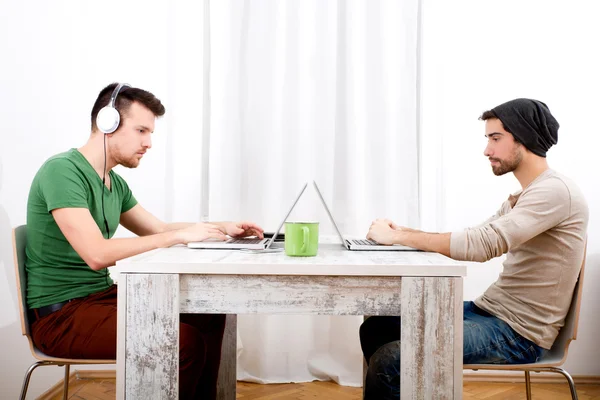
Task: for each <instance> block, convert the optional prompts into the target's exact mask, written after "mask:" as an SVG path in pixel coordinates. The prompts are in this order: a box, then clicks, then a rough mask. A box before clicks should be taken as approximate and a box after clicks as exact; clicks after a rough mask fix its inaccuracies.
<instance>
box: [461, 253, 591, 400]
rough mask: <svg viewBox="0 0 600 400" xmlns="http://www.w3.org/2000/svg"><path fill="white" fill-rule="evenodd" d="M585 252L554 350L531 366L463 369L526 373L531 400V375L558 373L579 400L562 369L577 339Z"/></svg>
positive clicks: (467, 365)
mask: <svg viewBox="0 0 600 400" xmlns="http://www.w3.org/2000/svg"><path fill="white" fill-rule="evenodd" d="M585 257H586V254H585V250H584V253H583V263H582V264H581V269H580V271H579V279H578V280H577V284H576V285H575V290H574V291H573V299H572V300H571V305H570V307H569V311H568V313H567V316H566V318H565V325H564V326H563V327H562V328H561V329H560V331H559V333H558V336H557V338H556V340H555V341H554V344H553V345H552V349H550V351H548V352H547V353H546V355H544V357H542V358H541V359H540V360H539V361H537V362H535V363H531V364H465V365H463V369H472V370H478V369H485V370H501V371H524V372H525V386H526V390H527V399H528V400H531V380H530V375H529V373H530V372H531V371H534V372H556V373H559V374H562V375H563V376H564V377H565V378H567V382H568V383H569V388H570V389H571V397H572V398H573V400H577V391H576V389H575V383H574V382H573V378H572V377H571V375H570V374H569V373H568V372H567V371H565V370H564V369H562V368H561V366H562V365H563V364H564V362H565V361H566V360H567V352H568V350H569V344H570V343H571V341H572V340H575V339H577V326H578V324H579V309H580V307H581V295H582V293H583V275H584V274H583V273H584V269H585Z"/></svg>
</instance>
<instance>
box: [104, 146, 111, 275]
mask: <svg viewBox="0 0 600 400" xmlns="http://www.w3.org/2000/svg"><path fill="white" fill-rule="evenodd" d="M102 136H103V139H104V146H102V147H103V148H104V168H102V218H104V227H105V228H106V239H110V229H109V227H108V221H107V220H106V214H105V213H104V187H105V186H106V134H102ZM104 280H105V281H106V286H109V285H108V267H107V268H104Z"/></svg>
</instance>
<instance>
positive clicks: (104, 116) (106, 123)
mask: <svg viewBox="0 0 600 400" xmlns="http://www.w3.org/2000/svg"><path fill="white" fill-rule="evenodd" d="M124 87H131V85H130V84H128V83H119V84H118V85H117V87H116V88H115V90H114V91H113V93H112V96H110V101H109V102H108V105H107V106H105V107H102V109H101V110H100V111H99V112H98V115H97V116H96V126H97V127H98V129H99V130H100V132H102V133H105V134H109V133H113V132H114V131H116V130H117V128H118V127H119V123H120V122H121V115H120V114H119V111H118V110H117V109H116V108H115V102H116V100H117V95H118V94H119V92H120V91H121V89H123V88H124Z"/></svg>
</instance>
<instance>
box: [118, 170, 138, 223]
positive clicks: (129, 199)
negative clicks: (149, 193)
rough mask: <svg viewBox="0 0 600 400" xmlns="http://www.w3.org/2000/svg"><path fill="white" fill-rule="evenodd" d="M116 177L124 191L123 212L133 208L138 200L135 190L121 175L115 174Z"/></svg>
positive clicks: (122, 191)
mask: <svg viewBox="0 0 600 400" xmlns="http://www.w3.org/2000/svg"><path fill="white" fill-rule="evenodd" d="M115 176H116V179H117V180H118V182H119V185H120V187H121V188H120V190H121V193H122V198H123V201H122V202H121V214H123V213H125V212H127V211H129V210H131V209H132V208H133V207H134V206H135V205H136V204H137V203H138V202H137V200H136V198H135V197H134V196H133V192H132V191H131V189H130V188H129V185H128V184H127V182H126V181H125V179H123V178H122V177H121V176H120V175H117V174H115Z"/></svg>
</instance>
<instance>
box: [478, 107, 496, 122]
mask: <svg viewBox="0 0 600 400" xmlns="http://www.w3.org/2000/svg"><path fill="white" fill-rule="evenodd" d="M492 118H498V116H497V115H496V113H495V112H493V111H492V110H487V111H484V112H483V114H481V116H480V117H479V119H480V120H481V121H487V120H488V119H492Z"/></svg>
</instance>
